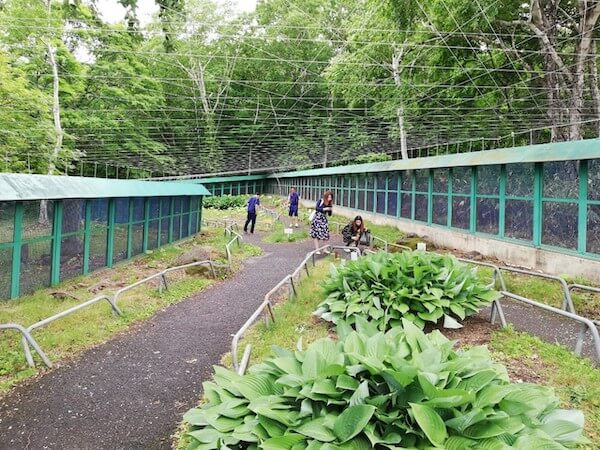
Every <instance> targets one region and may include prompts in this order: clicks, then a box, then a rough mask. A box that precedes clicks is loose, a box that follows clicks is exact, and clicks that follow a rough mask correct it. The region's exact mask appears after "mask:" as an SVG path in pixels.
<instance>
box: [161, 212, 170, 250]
mask: <svg viewBox="0 0 600 450" xmlns="http://www.w3.org/2000/svg"><path fill="white" fill-rule="evenodd" d="M168 242H169V218H168V217H164V218H163V219H162V220H161V222H160V245H165V244H167V243H168Z"/></svg>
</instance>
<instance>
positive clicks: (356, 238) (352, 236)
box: [342, 216, 368, 252]
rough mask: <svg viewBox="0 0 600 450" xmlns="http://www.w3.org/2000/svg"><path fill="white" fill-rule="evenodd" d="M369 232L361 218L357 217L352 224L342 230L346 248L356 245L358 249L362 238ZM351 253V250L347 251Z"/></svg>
mask: <svg viewBox="0 0 600 450" xmlns="http://www.w3.org/2000/svg"><path fill="white" fill-rule="evenodd" d="M367 231H368V230H367V229H366V228H365V223H364V221H363V218H362V217H361V216H356V217H355V218H354V220H353V221H352V222H350V223H349V224H348V225H346V226H345V227H344V229H343V230H342V237H343V239H344V243H345V244H346V246H350V245H354V246H356V247H358V245H359V244H360V238H361V237H362V235H363V234H364V233H366V232H367ZM346 251H347V252H349V251H350V250H346Z"/></svg>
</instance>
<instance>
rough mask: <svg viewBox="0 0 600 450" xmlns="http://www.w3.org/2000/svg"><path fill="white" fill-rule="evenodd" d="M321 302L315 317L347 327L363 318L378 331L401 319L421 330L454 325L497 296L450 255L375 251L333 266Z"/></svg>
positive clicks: (324, 286) (497, 295)
mask: <svg viewBox="0 0 600 450" xmlns="http://www.w3.org/2000/svg"><path fill="white" fill-rule="evenodd" d="M323 288H324V291H325V294H326V295H327V298H326V299H325V301H324V302H323V303H321V304H320V305H319V308H318V309H317V311H316V312H315V314H316V315H317V316H319V317H321V318H323V319H324V320H327V321H330V322H333V323H338V322H339V321H340V320H344V321H346V322H348V323H350V324H353V323H354V321H355V319H356V317H357V316H363V317H368V318H369V320H372V321H373V322H375V323H376V324H377V326H378V328H379V329H380V330H382V331H385V330H388V329H389V328H392V327H394V326H396V325H399V324H400V320H401V319H402V318H405V319H408V320H410V321H412V322H414V323H415V324H416V325H418V326H419V327H421V328H422V327H423V326H424V325H425V322H437V321H438V320H439V319H441V318H444V321H445V324H446V326H449V327H460V324H458V323H457V322H456V320H454V319H453V318H452V316H455V317H458V318H460V319H464V318H465V317H466V316H469V315H471V314H474V313H476V312H477V311H479V309H480V308H481V307H483V306H485V305H488V304H489V303H490V302H491V301H493V300H495V299H496V298H498V297H499V294H498V293H497V292H496V291H494V290H491V289H489V288H487V287H486V286H485V285H484V284H483V283H482V282H480V281H479V280H478V279H477V270H476V269H475V268H469V267H467V266H466V265H464V264H460V263H458V262H457V261H456V259H455V258H453V257H452V256H447V255H438V254H435V253H428V252H403V253H392V254H390V253H377V254H374V255H373V254H372V255H368V256H365V257H363V258H360V259H359V260H358V261H354V262H350V263H349V264H345V265H342V266H341V267H339V268H335V267H333V266H332V269H331V277H330V278H329V279H328V280H327V281H326V282H325V283H324V285H323Z"/></svg>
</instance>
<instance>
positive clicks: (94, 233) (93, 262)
mask: <svg viewBox="0 0 600 450" xmlns="http://www.w3.org/2000/svg"><path fill="white" fill-rule="evenodd" d="M91 202H92V205H91V210H92V214H91V220H92V223H91V225H90V227H91V236H90V259H89V269H90V270H97V269H100V268H101V267H104V266H106V244H107V239H108V200H107V199H96V200H92V201H91Z"/></svg>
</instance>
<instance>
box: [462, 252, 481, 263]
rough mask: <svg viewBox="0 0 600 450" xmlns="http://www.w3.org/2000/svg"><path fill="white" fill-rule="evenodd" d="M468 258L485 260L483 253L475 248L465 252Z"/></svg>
mask: <svg viewBox="0 0 600 450" xmlns="http://www.w3.org/2000/svg"><path fill="white" fill-rule="evenodd" d="M465 258H466V259H471V260H473V261H483V255H482V254H481V253H479V252H477V251H475V250H473V251H472V252H469V253H466V254H465Z"/></svg>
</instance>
